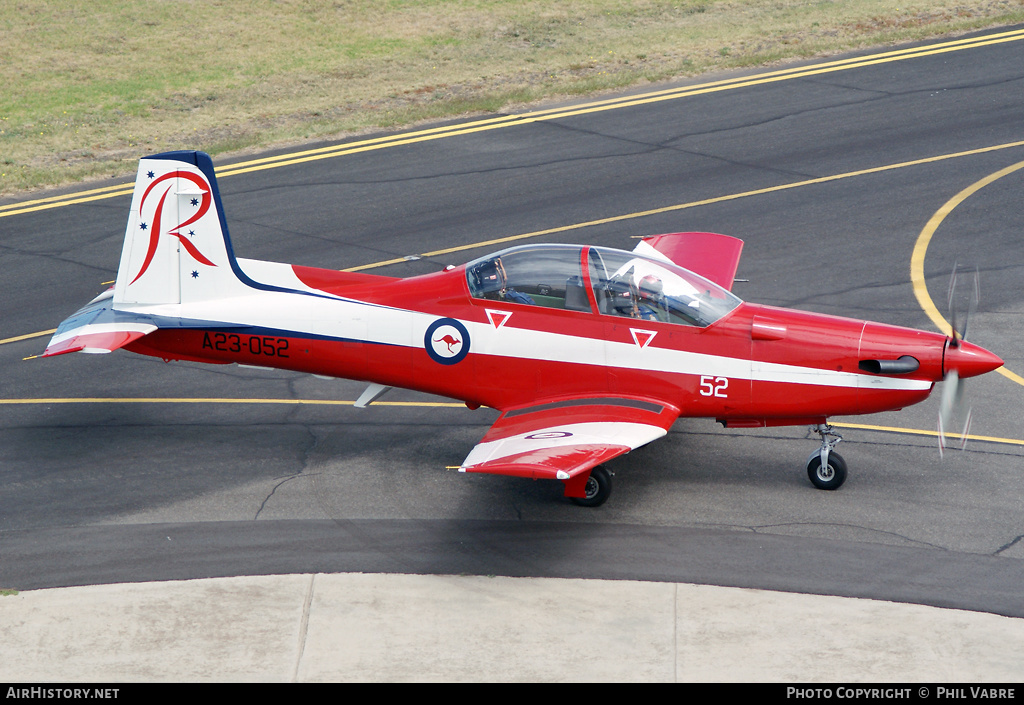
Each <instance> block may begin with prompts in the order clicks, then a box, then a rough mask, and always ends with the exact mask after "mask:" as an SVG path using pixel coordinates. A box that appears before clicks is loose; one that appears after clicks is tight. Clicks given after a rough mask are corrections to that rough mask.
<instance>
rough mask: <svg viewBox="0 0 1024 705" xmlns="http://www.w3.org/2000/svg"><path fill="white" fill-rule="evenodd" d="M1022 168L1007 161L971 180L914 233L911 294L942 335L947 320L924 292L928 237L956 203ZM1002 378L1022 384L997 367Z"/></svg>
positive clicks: (947, 326) (1023, 382)
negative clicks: (981, 177)
mask: <svg viewBox="0 0 1024 705" xmlns="http://www.w3.org/2000/svg"><path fill="white" fill-rule="evenodd" d="M1019 169H1024V162H1017V163H1016V164H1011V165H1010V166H1008V167H1006V168H1005V169H1000V170H999V171H997V172H995V173H994V174H989V175H988V176H986V177H985V178H984V179H981V180H979V181H976V182H974V183H973V184H971V185H970V186H968V187H967V188H965V189H964V190H963V191H961V192H960V193H958V194H957V195H955V196H953V198H951V199H949V200H948V201H946V203H945V204H944V205H943V206H942V208H940V209H939V210H937V211H936V212H935V215H933V216H932V217H931V218H930V219H929V220H928V222H927V223H926V224H925V226H924V230H922V231H921V234H920V235H918V236H917V242H916V243H915V244H914V252H913V254H912V255H911V257H910V281H911V282H912V283H913V286H914V296H916V297H917V302H918V303H919V304H920V305H921V308H922V309H923V310H924V312H925V314H927V316H928V318H930V319H931V320H932V323H934V324H935V325H936V326H938V328H939V330H940V331H942V332H943V333H945V334H946V335H951V334H952V331H953V327H952V326H951V325H950V324H949V322H948V321H947V320H946V319H945V318H943V317H942V314H941V313H939V309H938V308H936V307H935V303H934V302H933V301H932V297H931V296H929V295H928V285H927V284H926V283H925V280H924V257H925V255H926V254H927V253H928V245H929V244H931V241H932V236H933V235H935V231H936V230H938V229H939V225H941V224H942V221H943V220H945V219H946V216H948V215H949V214H950V213H952V212H953V209H954V208H956V207H957V206H959V205H960V204H961V203H963V202H964V201H966V200H967V199H968V198H970V197H971V196H973V195H974V194H976V193H977V192H978V191H980V190H981V189H983V188H985V187H986V186H988V185H989V184H991V183H993V182H994V181H998V180H999V179H1001V178H1003V177H1004V176H1006V175H1008V174H1012V173H1013V172H1015V171H1017V170H1019ZM996 372H998V373H999V374H1001V375H1002V376H1003V377H1006V378H1007V379H1009V380H1012V381H1014V382H1016V383H1017V384H1020V385H1022V386H1024V377H1021V376H1020V375H1018V374H1016V373H1015V372H1011V371H1010V370H1008V369H1006V368H1005V367H1000V368H999V369H997V370H996Z"/></svg>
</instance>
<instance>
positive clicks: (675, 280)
mask: <svg viewBox="0 0 1024 705" xmlns="http://www.w3.org/2000/svg"><path fill="white" fill-rule="evenodd" d="M741 249H742V242H741V241H740V240H737V239H735V238H731V237H727V236H725V235H717V234H713V233H676V234H671V235H656V236H653V237H648V238H645V239H644V240H642V241H641V242H640V243H639V245H637V247H636V249H635V250H633V251H632V252H625V251H620V250H613V249H606V248H602V247H587V246H580V245H524V246H520V247H513V248H510V249H506V250H503V251H501V252H498V253H496V254H491V255H487V256H486V257H481V258H480V259H477V260H474V261H472V262H469V263H468V264H465V265H462V266H459V267H448V268H446V269H445V270H444V271H441V272H437V273H434V274H427V275H423V276H417V277H411V278H407V279H397V278H392V277H386V276H378V275H370V274H356V273H345V272H338V271H333V270H324V269H314V268H310V267H301V266H292V265H287V264H275V263H270V262H259V261H254V260H247V259H240V258H236V257H235V254H234V252H233V250H232V247H231V241H230V239H229V238H228V228H227V222H226V220H225V215H224V209H223V207H222V205H221V200H220V194H219V192H218V190H217V182H216V179H215V178H214V170H213V163H212V161H211V160H210V157H209V156H208V155H206V154H204V153H202V152H171V153H166V154H158V155H155V156H152V157H148V158H145V159H142V160H141V161H140V163H139V172H138V177H137V180H136V183H135V193H134V196H133V199H132V206H131V214H130V215H129V218H128V227H127V232H126V235H125V241H124V249H123V251H122V253H121V262H120V266H119V268H118V272H117V281H116V283H115V284H114V286H112V287H111V288H110V289H109V290H108V291H106V292H104V293H103V294H101V295H100V296H98V297H97V298H95V299H94V300H93V301H92V302H90V303H89V304H88V305H87V306H86V307H84V308H83V309H81V310H80V311H78V312H77V313H75V314H74V315H73V316H71V317H70V318H68V319H67V320H66V321H64V322H63V323H62V324H61V325H60V327H59V328H58V329H57V332H56V333H55V334H54V336H53V338H52V340H51V341H50V343H49V345H48V347H47V348H46V352H45V355H47V356H52V355H61V354H64V353H69V352H87V353H107V352H111V351H113V350H117V349H118V348H125V349H127V350H130V351H132V352H136V353H140V354H143V355H152V356H155V357H160V358H163V359H165V360H192V361H199V362H208V363H217V364H224V363H231V362H235V363H241V364H247V365H260V366H264V367H276V368H282V369H288V370H297V371H300V372H309V373H315V374H318V375H328V376H332V377H344V378H349V379H355V380H365V381H366V382H368V383H369V386H368V387H367V389H366V391H365V392H364V393H363V394H362V396H361V397H360V398H359V400H358V401H357V402H356V406H358V407H364V406H366V405H368V404H370V403H372V402H373V401H374V400H375V399H377V398H378V397H379V396H380V395H381V394H383V393H384V392H385V391H387V390H388V389H389V388H390V387H393V386H398V387H405V388H409V389H415V390H420V391H423V392H428V393H431V394H438V395H442V396H446V397H451V398H455V399H460V400H463V401H464V402H465V403H466V405H467V406H468V407H469V408H471V409H475V408H477V407H480V406H489V407H492V408H494V409H497V410H499V411H500V412H501V415H500V416H499V417H498V420H497V421H496V422H495V423H494V425H493V426H492V427H491V429H490V430H489V431H488V432H487V434H486V435H485V436H484V438H483V439H482V440H481V441H480V443H479V444H477V446H476V447H475V448H473V450H472V451H471V452H470V453H469V455H468V456H467V457H466V459H465V460H464V461H463V463H462V466H461V467H460V470H461V471H465V472H484V473H496V474H504V475H516V476H520V477H529V478H534V479H557V480H562V481H563V482H564V483H565V494H566V496H568V497H571V498H573V499H574V500H575V501H577V502H578V503H580V504H584V505H589V506H596V505H599V504H601V503H603V502H604V501H605V499H607V497H608V494H609V493H610V491H611V477H610V474H609V473H608V471H607V470H606V469H605V468H604V467H603V465H602V464H603V463H605V462H607V461H609V460H611V459H612V458H615V457H617V456H619V455H622V454H623V453H627V452H629V451H630V450H632V449H634V448H637V447H639V446H642V445H644V444H646V443H649V442H651V441H653V440H655V439H657V438H660V437H661V436H664V435H665V434H666V433H667V431H668V429H669V427H670V426H672V424H673V422H675V420H676V419H677V418H678V417H680V416H687V417H710V418H714V419H717V420H718V421H719V422H721V423H722V424H724V425H725V426H726V427H729V428H734V427H760V426H782V425H807V424H809V425H813V426H814V427H815V429H816V430H817V432H818V433H819V434H820V436H821V447H820V449H819V450H816V451H815V452H814V453H813V454H812V455H811V457H810V459H809V461H808V464H807V471H808V475H809V477H810V479H811V482H812V483H814V485H816V486H817V487H819V488H822V489H836V488H838V487H839V486H840V485H841V484H842V483H843V481H844V480H845V478H846V466H845V463H844V462H843V460H842V458H840V457H839V455H838V454H836V453H835V452H833V448H834V446H835V444H836V443H837V442H838V441H839V437H838V434H835V433H834V432H833V431H832V428H831V427H830V426H828V425H827V423H826V420H827V418H828V417H830V416H835V415H848V414H868V413H874V412H879V411H886V410H891V409H898V408H901V407H904V406H907V405H908V404H914V403H916V402H919V401H922V400H923V399H925V398H926V397H927V396H928V394H929V393H930V392H931V390H932V387H933V386H934V383H935V382H937V381H940V380H942V379H943V378H944V377H945V376H946V375H956V376H958V377H959V378H965V377H971V376H974V375H980V374H983V373H985V372H988V371H991V370H993V369H995V368H997V367H999V366H1000V365H1001V364H1002V361H1001V360H1000V359H999V358H998V357H996V356H995V355H993V354H992V353H990V352H988V351H987V350H984V349H982V348H980V347H978V346H976V345H972V344H970V343H967V342H964V341H963V340H961V339H960V337H958V335H957V334H956V333H955V332H954V334H953V335H952V337H947V336H944V335H941V334H938V333H929V332H924V331H918V330H911V329H908V328H899V327H895V326H890V325H883V324H880V323H870V322H866V321H859V320H852V319H847V318H838V317H835V316H827V315H822V314H816V313H807V312H803V311H795V310H789V309H782V308H773V307H768V306H760V305H755V304H750V303H744V302H742V301H741V300H740V299H739V298H737V297H736V296H735V295H733V294H732V293H731V292H730V289H731V287H732V283H733V277H734V275H735V272H736V268H737V265H738V262H739V256H740V251H741Z"/></svg>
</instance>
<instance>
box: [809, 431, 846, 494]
mask: <svg viewBox="0 0 1024 705" xmlns="http://www.w3.org/2000/svg"><path fill="white" fill-rule="evenodd" d="M814 431H815V433H817V434H818V435H819V436H820V437H821V448H820V449H819V450H816V451H815V452H814V453H812V454H811V457H810V458H808V459H807V477H808V478H809V479H810V481H811V484H813V485H814V486H815V487H817V488H818V489H819V490H838V489H839V488H840V487H842V485H843V483H844V482H846V461H845V460H843V456H841V455H839V453H836V452H835V450H834V449H835V447H836V446H837V445H839V443H840V441H842V440H843V437H842V436H840V435H839V434H838V433H836V432H835V431H834V430H833V428H832V427H831V426H829V425H827V424H818V425H817V426H815V427H814Z"/></svg>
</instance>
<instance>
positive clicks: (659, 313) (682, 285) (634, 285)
mask: <svg viewBox="0 0 1024 705" xmlns="http://www.w3.org/2000/svg"><path fill="white" fill-rule="evenodd" d="M584 270H585V271H584ZM466 280H467V282H468V284H469V290H470V294H471V295H472V296H473V297H474V298H478V299H488V300H493V301H505V302H508V303H515V304H524V305H532V306H542V307H546V308H557V309H566V310H572V311H582V312H591V313H592V312H593V311H594V307H595V306H596V308H597V312H598V313H599V314H601V315H609V316H622V317H628V318H636V319H640V320H648V321H660V322H662V323H674V324H678V325H688V326H698V327H706V326H709V325H711V324H713V323H714V322H716V321H718V320H719V319H721V318H722V317H723V316H725V315H726V314H727V313H729V312H730V311H732V310H733V309H735V308H736V307H737V306H739V305H740V303H742V302H741V300H740V299H739V297H737V296H736V295H734V294H733V293H732V292H730V291H728V290H726V289H724V288H723V287H721V286H719V285H718V284H715V283H714V282H712V281H710V280H708V279H706V278H704V277H702V276H700V275H699V274H695V273H694V272H691V271H689V270H687V269H684V268H682V267H680V266H678V265H676V264H674V263H672V262H670V261H668V260H667V259H665V260H660V259H655V258H653V257H648V256H646V255H641V254H638V253H636V252H626V251H623V250H615V249H611V248H605V247H589V246H584V245H520V246H518V247H510V248H508V249H505V250H502V251H500V252H497V253H494V254H490V255H487V256H485V257H481V258H479V259H476V260H473V261H472V262H470V263H468V264H467V265H466Z"/></svg>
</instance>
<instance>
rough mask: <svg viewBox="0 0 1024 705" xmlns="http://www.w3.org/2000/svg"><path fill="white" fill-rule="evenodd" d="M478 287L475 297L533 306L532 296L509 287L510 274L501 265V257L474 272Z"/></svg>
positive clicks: (479, 266)
mask: <svg viewBox="0 0 1024 705" xmlns="http://www.w3.org/2000/svg"><path fill="white" fill-rule="evenodd" d="M473 278H474V279H475V283H476V285H477V292H476V293H475V294H474V295H475V296H480V297H482V298H485V299H495V300H498V301H511V302H513V303H517V304H533V303H534V301H533V299H532V298H530V296H528V295H527V294H524V293H522V292H519V291H516V290H515V289H513V288H512V287H510V286H508V274H506V273H505V266H504V265H503V264H502V263H501V257H495V258H494V259H492V260H488V261H486V262H481V263H480V264H479V265H477V267H476V270H475V271H474V272H473Z"/></svg>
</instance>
